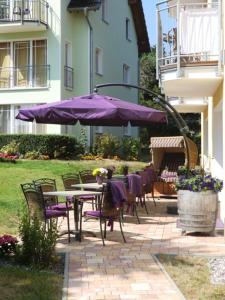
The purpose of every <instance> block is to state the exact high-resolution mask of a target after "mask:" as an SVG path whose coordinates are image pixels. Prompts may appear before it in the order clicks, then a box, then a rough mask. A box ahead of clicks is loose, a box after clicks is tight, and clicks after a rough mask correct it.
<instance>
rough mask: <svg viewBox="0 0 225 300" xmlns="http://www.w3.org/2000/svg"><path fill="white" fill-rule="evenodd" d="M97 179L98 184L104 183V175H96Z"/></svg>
mask: <svg viewBox="0 0 225 300" xmlns="http://www.w3.org/2000/svg"><path fill="white" fill-rule="evenodd" d="M96 181H97V183H98V184H102V183H103V177H102V176H96Z"/></svg>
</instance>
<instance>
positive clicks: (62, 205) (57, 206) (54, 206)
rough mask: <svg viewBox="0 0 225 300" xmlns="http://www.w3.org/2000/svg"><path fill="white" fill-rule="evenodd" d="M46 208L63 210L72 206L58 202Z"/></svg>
mask: <svg viewBox="0 0 225 300" xmlns="http://www.w3.org/2000/svg"><path fill="white" fill-rule="evenodd" d="M48 209H50V210H61V211H64V210H68V209H73V206H72V204H67V206H66V204H65V203H60V204H55V205H51V206H50V207H48Z"/></svg>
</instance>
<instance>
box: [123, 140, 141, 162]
mask: <svg viewBox="0 0 225 300" xmlns="http://www.w3.org/2000/svg"><path fill="white" fill-rule="evenodd" d="M140 147H141V144H140V140H139V139H135V138H131V137H126V138H123V139H122V143H121V148H122V158H123V159H125V160H138V159H139V151H140Z"/></svg>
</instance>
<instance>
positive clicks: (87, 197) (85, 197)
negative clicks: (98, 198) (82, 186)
mask: <svg viewBox="0 0 225 300" xmlns="http://www.w3.org/2000/svg"><path fill="white" fill-rule="evenodd" d="M80 199H83V200H95V196H92V195H84V196H80Z"/></svg>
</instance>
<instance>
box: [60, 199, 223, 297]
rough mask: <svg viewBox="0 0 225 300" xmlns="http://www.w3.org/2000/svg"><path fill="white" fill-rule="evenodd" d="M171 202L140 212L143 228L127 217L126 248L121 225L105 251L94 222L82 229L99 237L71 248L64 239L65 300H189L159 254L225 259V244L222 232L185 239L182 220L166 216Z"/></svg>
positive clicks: (110, 233) (149, 205) (151, 206)
mask: <svg viewBox="0 0 225 300" xmlns="http://www.w3.org/2000/svg"><path fill="white" fill-rule="evenodd" d="M168 202H169V204H172V202H174V200H162V199H161V200H159V201H157V206H156V207H154V204H153V202H152V201H151V199H150V200H149V201H148V202H147V205H148V209H149V210H150V213H149V215H147V214H146V213H145V211H144V209H142V208H140V207H139V209H138V211H139V216H140V220H141V224H137V221H136V218H135V217H131V216H126V217H125V224H124V227H123V229H124V233H125V236H126V239H127V243H125V244H124V243H123V241H122V237H121V234H120V230H119V224H118V223H116V224H115V226H114V231H113V232H107V233H108V234H107V240H106V246H105V247H103V246H102V241H101V237H100V231H99V222H98V221H95V220H89V221H87V222H84V225H83V229H84V230H85V229H86V230H91V231H93V232H95V233H96V235H97V237H95V238H94V237H90V236H87V235H86V236H84V239H83V241H82V243H79V242H75V241H73V240H72V242H71V243H70V244H68V242H67V236H64V237H63V238H61V240H59V242H58V245H57V249H58V251H60V252H61V251H65V252H67V253H68V256H67V257H68V272H67V273H68V276H67V277H66V280H65V288H64V300H66V299H67V300H72V299H73V300H84V299H85V300H103V299H104V300H106V299H107V300H125V299H126V300H133V299H135V300H136V299H142V300H145V299H146V300H149V299H151V300H170V299H171V300H178V299H184V297H183V296H182V294H181V293H180V291H179V290H178V289H177V288H176V286H175V285H174V283H173V282H172V280H171V279H170V278H169V277H168V276H167V274H166V273H165V272H164V270H163V268H162V267H161V266H160V265H159V264H158V263H157V260H156V258H155V256H154V254H158V253H167V254H168V253H169V254H179V255H207V256H214V255H215V256H220V255H225V241H224V237H223V230H221V231H217V232H216V236H215V237H209V236H206V235H205V236H199V235H198V236H197V235H186V236H182V235H181V229H179V228H177V225H176V224H177V223H176V220H177V216H174V215H168V214H167V213H166V206H167V205H168ZM86 208H87V207H86ZM84 210H85V207H84ZM71 220H73V218H72V215H71ZM71 225H72V224H71Z"/></svg>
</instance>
